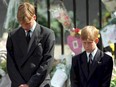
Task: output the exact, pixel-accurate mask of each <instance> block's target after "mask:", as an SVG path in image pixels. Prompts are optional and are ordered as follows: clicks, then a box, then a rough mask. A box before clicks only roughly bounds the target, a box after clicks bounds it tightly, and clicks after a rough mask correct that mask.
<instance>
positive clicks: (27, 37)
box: [26, 30, 31, 43]
mask: <svg viewBox="0 0 116 87" xmlns="http://www.w3.org/2000/svg"><path fill="white" fill-rule="evenodd" d="M30 32H31V31H30V30H29V31H27V36H26V40H27V43H29V41H30V39H31V37H30Z"/></svg>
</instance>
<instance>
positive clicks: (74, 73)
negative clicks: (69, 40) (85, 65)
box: [70, 57, 80, 87]
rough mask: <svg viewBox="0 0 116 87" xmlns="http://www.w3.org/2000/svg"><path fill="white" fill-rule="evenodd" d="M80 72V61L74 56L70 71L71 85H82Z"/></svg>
mask: <svg viewBox="0 0 116 87" xmlns="http://www.w3.org/2000/svg"><path fill="white" fill-rule="evenodd" d="M78 78H79V72H78V62H77V60H75V58H74V57H73V58H72V66H71V71H70V81H71V87H80V86H79V79H78Z"/></svg>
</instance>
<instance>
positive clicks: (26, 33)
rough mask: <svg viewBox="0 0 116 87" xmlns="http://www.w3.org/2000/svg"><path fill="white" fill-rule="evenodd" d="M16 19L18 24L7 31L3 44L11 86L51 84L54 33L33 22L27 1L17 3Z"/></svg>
mask: <svg viewBox="0 0 116 87" xmlns="http://www.w3.org/2000/svg"><path fill="white" fill-rule="evenodd" d="M17 19H18V22H19V23H20V25H21V26H20V27H19V28H18V29H15V30H14V31H12V32H10V33H9V35H8V39H7V45H6V48H7V69H8V74H9V77H10V79H11V87H50V77H49V72H50V69H51V65H52V62H53V58H54V42H55V36H54V32H53V31H52V30H50V29H48V28H46V27H43V26H41V25H39V24H38V23H37V22H36V21H35V20H36V15H35V8H34V6H33V5H32V4H30V3H27V2H25V3H22V4H21V5H19V8H18V13H17Z"/></svg>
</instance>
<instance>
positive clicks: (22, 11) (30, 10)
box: [17, 2, 35, 23]
mask: <svg viewBox="0 0 116 87" xmlns="http://www.w3.org/2000/svg"><path fill="white" fill-rule="evenodd" d="M34 15H35V8H34V6H33V5H32V4H30V3H28V2H24V3H22V4H20V5H19V7H18V12H17V19H18V21H19V22H25V23H29V22H30V21H31V19H32V17H33V16H34Z"/></svg>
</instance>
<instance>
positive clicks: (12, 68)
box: [6, 34, 25, 87]
mask: <svg viewBox="0 0 116 87" xmlns="http://www.w3.org/2000/svg"><path fill="white" fill-rule="evenodd" d="M6 49H7V71H8V74H9V77H10V79H11V81H12V83H13V84H14V85H15V86H16V87H18V86H19V85H20V84H22V83H25V81H24V80H23V79H22V77H21V75H20V73H19V71H18V69H17V66H16V62H15V60H14V52H13V43H12V40H11V37H10V34H9V36H8V38H7V43H6Z"/></svg>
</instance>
